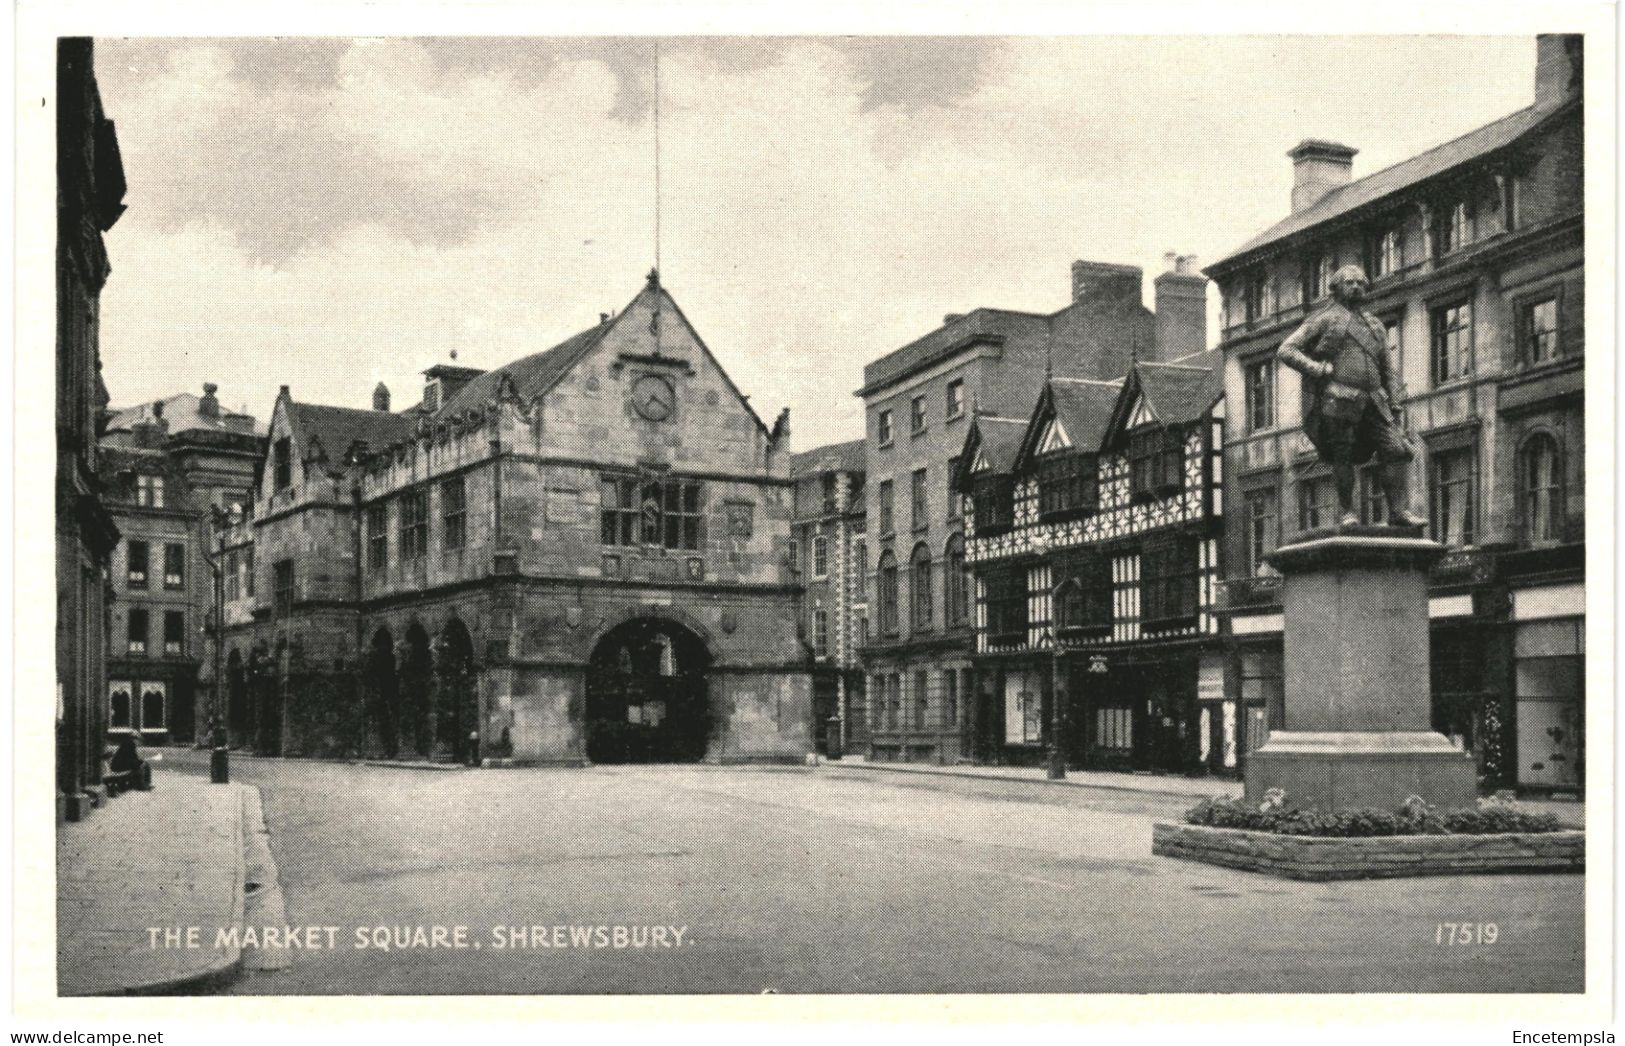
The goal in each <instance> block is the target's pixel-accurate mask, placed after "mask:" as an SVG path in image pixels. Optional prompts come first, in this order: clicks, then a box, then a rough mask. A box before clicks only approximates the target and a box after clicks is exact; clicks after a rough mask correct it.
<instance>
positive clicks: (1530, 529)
mask: <svg viewBox="0 0 1625 1046" xmlns="http://www.w3.org/2000/svg"><path fill="white" fill-rule="evenodd" d="M1518 500H1519V504H1520V506H1521V508H1522V516H1523V537H1524V540H1525V541H1527V542H1529V543H1530V544H1531V545H1540V544H1547V543H1550V542H1553V541H1561V540H1562V539H1563V451H1562V448H1560V447H1559V446H1558V444H1557V440H1556V439H1554V438H1553V437H1552V436H1551V435H1550V434H1549V433H1545V432H1538V433H1536V434H1535V435H1533V436H1531V437H1529V439H1528V441H1526V442H1525V443H1524V445H1523V450H1522V452H1520V453H1519V455H1518Z"/></svg>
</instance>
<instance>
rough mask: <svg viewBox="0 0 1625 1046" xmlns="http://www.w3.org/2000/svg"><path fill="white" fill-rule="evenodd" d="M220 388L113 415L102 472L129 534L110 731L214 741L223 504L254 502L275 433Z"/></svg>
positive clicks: (117, 576) (110, 655) (116, 573)
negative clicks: (267, 432)
mask: <svg viewBox="0 0 1625 1046" xmlns="http://www.w3.org/2000/svg"><path fill="white" fill-rule="evenodd" d="M216 391H217V390H216V386H214V385H212V384H206V385H204V386H203V395H202V396H195V395H192V394H191V393H181V394H179V395H176V396H170V397H168V398H166V399H161V400H156V401H154V402H152V403H149V404H143V405H142V406H140V407H134V408H130V409H128V410H122V411H115V412H113V414H112V416H111V418H110V420H109V421H108V423H107V426H106V431H105V432H104V434H103V436H102V440H101V460H100V463H99V464H100V470H101V478H102V483H103V489H104V490H105V491H106V493H107V498H108V502H109V505H110V506H111V509H112V512H113V518H114V521H115V522H116V523H117V524H118V527H119V529H120V531H121V532H122V533H123V535H124V540H123V542H122V543H121V544H120V545H119V547H118V548H117V549H116V550H115V551H114V553H113V561H112V574H111V582H112V583H111V591H112V594H113V597H112V603H111V606H110V622H111V627H110V629H109V631H108V636H107V641H108V648H107V666H108V671H107V676H108V678H107V691H106V705H105V707H104V709H103V713H104V715H105V722H106V730H107V736H108V739H109V740H112V739H115V738H117V737H119V736H122V735H125V734H134V735H135V736H136V737H137V738H139V740H140V741H141V742H142V743H144V744H186V743H193V742H198V743H202V742H205V741H207V740H208V730H209V726H210V715H211V712H212V701H213V694H214V692H213V681H214V674H213V661H214V659H213V650H214V606H215V586H214V572H213V567H212V565H211V557H212V552H213V550H212V549H211V547H210V539H211V535H212V534H214V532H215V526H214V520H215V512H216V511H221V512H224V511H229V510H232V509H235V510H236V511H239V512H241V511H243V510H244V509H245V507H246V506H248V505H250V504H252V499H251V496H250V495H251V492H252V491H253V488H254V485H255V473H256V471H257V469H258V467H259V463H260V458H261V457H262V455H263V452H264V440H263V439H261V438H260V437H259V436H257V435H256V434H255V431H254V419H253V417H251V416H249V415H246V414H237V413H233V412H231V411H226V410H222V409H221V407H220V401H219V399H218V398H217V397H216V395H215V392H216Z"/></svg>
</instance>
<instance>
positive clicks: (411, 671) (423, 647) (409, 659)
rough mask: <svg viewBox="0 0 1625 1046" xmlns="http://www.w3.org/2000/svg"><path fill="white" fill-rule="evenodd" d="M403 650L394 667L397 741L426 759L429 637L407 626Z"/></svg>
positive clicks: (430, 708)
mask: <svg viewBox="0 0 1625 1046" xmlns="http://www.w3.org/2000/svg"><path fill="white" fill-rule="evenodd" d="M404 647H405V648H404V649H403V650H401V651H400V652H399V657H398V658H397V665H396V672H397V674H398V676H399V678H400V695H401V715H402V718H403V721H402V723H401V740H402V741H404V742H406V743H407V744H409V745H411V747H412V750H413V751H414V752H416V753H417V754H418V755H419V756H421V757H423V758H425V759H427V758H428V757H429V753H430V751H431V750H432V748H433V744H434V733H433V729H432V725H433V716H434V702H433V701H432V700H431V698H430V694H429V689H430V686H431V684H432V683H433V674H434V658H433V657H432V656H431V655H430V653H429V633H428V632H426V631H424V629H423V626H422V625H421V624H419V623H418V622H417V621H416V620H414V621H413V622H412V623H411V624H410V625H409V626H407V629H406V640H405V643H404Z"/></svg>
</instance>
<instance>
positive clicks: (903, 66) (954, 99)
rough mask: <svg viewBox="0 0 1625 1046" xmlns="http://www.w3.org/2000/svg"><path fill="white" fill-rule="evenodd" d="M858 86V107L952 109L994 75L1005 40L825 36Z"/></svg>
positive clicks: (985, 38)
mask: <svg viewBox="0 0 1625 1046" xmlns="http://www.w3.org/2000/svg"><path fill="white" fill-rule="evenodd" d="M830 44H831V46H833V47H834V48H835V49H836V50H837V51H839V52H840V53H841V55H842V56H843V57H844V58H845V60H846V62H847V65H848V66H849V68H850V69H851V72H852V75H853V76H854V77H855V78H856V79H857V81H858V83H859V85H860V91H861V95H862V98H863V110H864V111H865V112H869V111H871V110H875V109H885V108H896V109H900V110H903V111H905V112H917V111H920V110H923V109H952V108H954V107H955V106H957V105H958V104H959V103H961V102H963V101H966V100H967V99H969V98H971V97H973V96H974V95H975V94H976V93H977V91H979V90H980V89H981V88H982V86H983V84H984V83H985V82H987V81H988V80H989V79H991V78H992V77H993V76H995V75H996V69H997V66H998V62H999V59H1000V58H1001V57H1002V56H1003V55H1004V54H1005V52H1006V49H1007V42H1006V41H1004V40H1002V39H996V38H992V37H977V36H934V37H933V36H901V37H897V36H868V37H857V36H850V37H842V38H840V39H839V40H838V41H833V40H832V41H831V42H830Z"/></svg>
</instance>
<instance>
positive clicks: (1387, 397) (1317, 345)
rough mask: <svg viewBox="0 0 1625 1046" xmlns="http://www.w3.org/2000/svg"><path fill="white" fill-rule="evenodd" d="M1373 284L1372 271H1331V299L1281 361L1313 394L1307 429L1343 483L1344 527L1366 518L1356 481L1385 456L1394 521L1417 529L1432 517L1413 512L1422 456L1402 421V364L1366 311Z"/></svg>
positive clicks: (1287, 345)
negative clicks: (1416, 461) (1416, 467)
mask: <svg viewBox="0 0 1625 1046" xmlns="http://www.w3.org/2000/svg"><path fill="white" fill-rule="evenodd" d="M1370 287H1371V283H1370V281H1369V280H1367V279H1366V276H1365V270H1363V269H1361V268H1360V267H1359V266H1358V265H1346V266H1344V267H1343V268H1341V269H1338V270H1337V272H1335V273H1333V274H1332V280H1331V292H1332V300H1331V302H1329V303H1328V304H1327V305H1326V307H1325V308H1323V309H1321V310H1320V311H1319V312H1317V313H1315V315H1313V316H1311V317H1309V319H1307V320H1305V321H1304V323H1303V326H1301V327H1299V328H1298V329H1297V330H1296V331H1294V332H1293V333H1292V336H1291V337H1289V338H1287V340H1286V341H1284V342H1282V343H1281V347H1280V349H1279V350H1277V352H1276V358H1277V359H1279V360H1280V361H1281V362H1282V363H1284V364H1286V365H1287V366H1288V367H1291V368H1292V369H1293V370H1295V371H1297V372H1298V373H1300V374H1302V375H1303V380H1304V382H1305V385H1306V387H1307V388H1308V390H1309V392H1310V402H1309V407H1308V413H1307V415H1306V416H1305V417H1304V419H1303V431H1304V434H1305V435H1307V436H1308V437H1309V442H1310V443H1312V444H1314V447H1315V451H1316V452H1317V453H1318V454H1319V455H1320V460H1322V461H1324V462H1326V463H1327V464H1328V465H1330V466H1331V469H1332V480H1333V482H1334V483H1335V484H1336V485H1337V509H1338V520H1337V524H1338V526H1344V527H1346V526H1353V525H1355V524H1357V523H1359V522H1360V513H1359V511H1358V510H1357V509H1356V507H1355V501H1354V484H1355V479H1356V477H1357V475H1358V471H1359V469H1360V467H1361V466H1362V465H1365V464H1366V463H1367V462H1369V461H1370V460H1371V459H1372V457H1373V456H1375V457H1376V459H1377V461H1378V476H1379V477H1380V479H1381V484H1382V492H1383V496H1384V497H1385V498H1386V499H1387V501H1388V520H1389V522H1390V523H1392V524H1394V525H1396V526H1406V527H1414V526H1421V525H1423V524H1425V523H1426V522H1427V520H1426V519H1425V518H1424V517H1421V516H1418V515H1416V513H1414V512H1413V511H1412V510H1411V484H1410V473H1411V459H1412V458H1413V457H1415V456H1416V452H1415V450H1414V449H1413V448H1412V446H1411V441H1410V439H1409V438H1408V437H1407V436H1406V434H1405V429H1404V426H1403V425H1402V424H1401V422H1400V420H1399V415H1398V410H1399V402H1400V398H1401V397H1400V386H1399V374H1398V368H1397V366H1396V364H1395V362H1394V361H1393V360H1390V359H1389V358H1388V339H1387V332H1386V331H1385V330H1384V328H1383V325H1382V322H1381V321H1380V320H1378V319H1377V318H1376V317H1375V316H1373V315H1371V314H1370V313H1369V312H1365V311H1364V310H1362V309H1361V308H1360V303H1361V302H1362V301H1364V300H1365V295H1366V291H1367V290H1369V289H1370Z"/></svg>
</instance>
